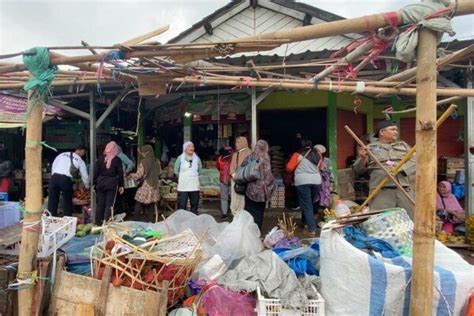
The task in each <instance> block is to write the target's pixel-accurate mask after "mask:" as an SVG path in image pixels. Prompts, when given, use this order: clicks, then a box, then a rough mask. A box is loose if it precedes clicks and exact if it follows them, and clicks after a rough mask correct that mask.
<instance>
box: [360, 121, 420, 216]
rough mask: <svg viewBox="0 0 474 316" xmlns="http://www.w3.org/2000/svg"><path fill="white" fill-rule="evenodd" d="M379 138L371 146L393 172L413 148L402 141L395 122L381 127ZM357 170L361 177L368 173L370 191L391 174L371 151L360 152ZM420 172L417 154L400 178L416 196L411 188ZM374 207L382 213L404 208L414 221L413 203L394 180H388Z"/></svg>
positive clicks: (374, 202) (386, 122) (386, 123)
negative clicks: (391, 209) (377, 161)
mask: <svg viewBox="0 0 474 316" xmlns="http://www.w3.org/2000/svg"><path fill="white" fill-rule="evenodd" d="M375 137H377V138H378V139H377V140H376V141H374V142H372V143H370V144H369V145H367V147H368V148H369V150H370V151H371V152H372V153H373V154H374V156H375V157H376V158H377V159H378V160H379V161H380V162H381V163H382V164H383V165H384V166H385V168H386V169H388V170H390V169H392V168H395V167H396V166H397V165H398V163H399V162H400V160H401V159H402V158H403V156H405V154H406V153H407V152H408V150H410V146H409V145H408V144H407V143H405V142H404V141H400V140H398V127H397V125H396V124H395V123H394V122H391V121H382V122H379V123H378V124H377V127H376V130H375ZM353 168H354V171H355V172H356V173H357V174H360V175H362V174H366V173H367V174H368V175H369V177H370V180H369V189H370V191H372V190H373V189H375V188H376V187H377V185H378V184H379V183H380V182H381V181H382V180H383V179H384V178H386V177H387V174H386V173H385V172H384V171H383V170H382V168H380V166H379V165H377V163H376V162H375V161H374V160H373V159H372V158H371V157H370V156H369V155H368V154H367V149H365V148H360V149H359V157H358V158H357V160H356V161H355V163H354V166H353ZM415 171H416V165H415V156H414V155H413V156H412V157H411V159H410V160H409V161H407V162H406V163H405V164H404V165H403V166H402V168H401V171H400V172H399V173H398V174H397V176H396V179H397V180H398V182H400V184H401V185H402V186H403V188H404V189H405V191H407V192H408V194H410V195H412V196H413V197H414V191H413V188H412V187H411V183H410V176H411V175H413V174H414V173H415ZM369 205H370V208H371V209H373V210H381V209H386V208H392V207H401V208H404V209H405V210H406V211H407V212H408V215H410V217H411V218H412V219H413V209H414V207H413V204H412V203H411V202H410V201H409V200H408V199H407V198H406V197H405V195H404V194H403V193H402V192H401V191H400V189H398V188H397V187H396V185H395V183H393V181H388V182H387V183H386V184H385V186H384V187H383V189H382V190H381V191H380V193H379V194H378V195H377V196H376V197H375V198H374V199H373V200H372V201H371V202H370V204H369Z"/></svg>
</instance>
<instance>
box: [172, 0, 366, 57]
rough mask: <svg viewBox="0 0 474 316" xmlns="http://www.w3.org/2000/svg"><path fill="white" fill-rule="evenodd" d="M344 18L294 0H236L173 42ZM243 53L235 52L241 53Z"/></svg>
mask: <svg viewBox="0 0 474 316" xmlns="http://www.w3.org/2000/svg"><path fill="white" fill-rule="evenodd" d="M341 19H344V18H343V17H341V16H338V15H335V14H333V13H330V12H327V11H324V10H321V9H319V8H315V7H313V6H310V5H307V4H304V3H300V2H296V1H293V0H233V1H231V2H230V3H228V4H227V5H225V6H224V7H222V8H220V9H218V10H217V11H215V12H214V13H212V14H210V15H209V16H207V17H205V18H204V19H202V20H201V21H199V22H198V23H196V24H194V25H193V26H192V27H190V28H189V29H187V30H186V31H184V32H182V33H181V34H179V35H178V36H176V37H175V38H173V39H171V40H170V41H169V43H215V42H222V41H228V40H231V39H235V38H239V37H247V36H253V35H258V34H261V33H266V32H271V31H278V30H285V29H292V28H295V27H299V26H303V25H309V24H318V23H325V22H331V21H336V20H341ZM355 37H357V35H340V36H332V37H326V38H320V39H313V40H307V41H302V42H296V43H290V44H285V45H281V46H280V47H278V48H276V49H274V50H271V51H262V52H254V53H246V54H245V55H246V56H252V55H257V54H261V55H278V56H287V55H290V54H300V53H304V52H307V51H322V50H335V49H339V48H341V47H343V46H346V45H348V44H349V43H350V42H351V41H352V40H353V39H354V38H355ZM240 55H243V54H238V55H233V56H234V57H235V56H240Z"/></svg>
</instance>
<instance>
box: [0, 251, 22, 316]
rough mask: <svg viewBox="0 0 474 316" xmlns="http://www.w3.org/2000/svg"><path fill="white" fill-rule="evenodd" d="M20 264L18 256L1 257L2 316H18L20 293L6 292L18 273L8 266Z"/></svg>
mask: <svg viewBox="0 0 474 316" xmlns="http://www.w3.org/2000/svg"><path fill="white" fill-rule="evenodd" d="M13 262H18V257H17V256H0V315H2V316H13V315H17V314H18V311H17V307H18V292H17V291H6V290H5V289H6V288H7V287H8V284H10V283H11V282H13V281H15V279H16V271H15V270H13V269H7V267H6V266H7V265H9V264H10V263H13Z"/></svg>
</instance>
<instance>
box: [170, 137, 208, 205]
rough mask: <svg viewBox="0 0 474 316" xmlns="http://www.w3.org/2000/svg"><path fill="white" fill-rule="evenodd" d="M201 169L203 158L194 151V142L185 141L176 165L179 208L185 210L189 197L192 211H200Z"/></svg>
mask: <svg viewBox="0 0 474 316" xmlns="http://www.w3.org/2000/svg"><path fill="white" fill-rule="evenodd" d="M201 169H202V163H201V159H199V157H198V155H196V153H195V152H194V144H193V143H192V142H186V143H184V145H183V153H182V154H181V155H180V156H179V157H178V158H177V159H176V163H175V165H174V173H175V174H176V175H177V176H178V209H180V210H185V209H186V204H187V203H188V198H189V200H190V203H191V212H193V213H194V214H197V213H198V207H199V189H200V187H199V173H200V172H201Z"/></svg>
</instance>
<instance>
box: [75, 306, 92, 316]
mask: <svg viewBox="0 0 474 316" xmlns="http://www.w3.org/2000/svg"><path fill="white" fill-rule="evenodd" d="M94 315H95V311H94V305H92V304H77V305H76V308H75V309H74V316H94Z"/></svg>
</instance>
